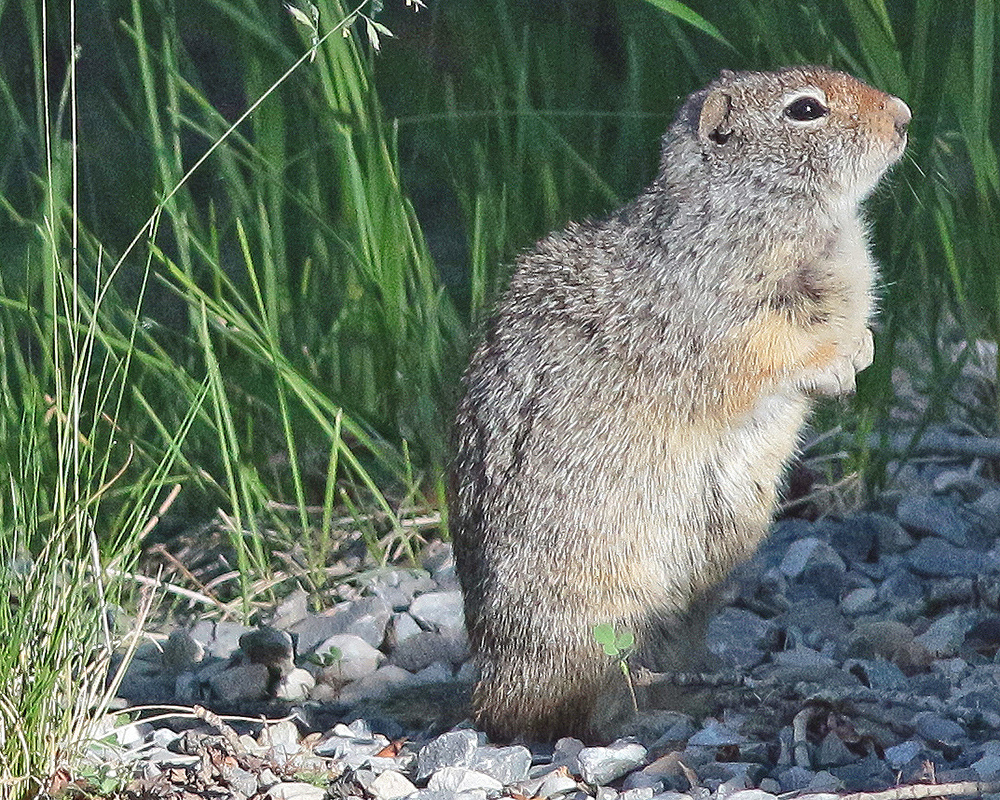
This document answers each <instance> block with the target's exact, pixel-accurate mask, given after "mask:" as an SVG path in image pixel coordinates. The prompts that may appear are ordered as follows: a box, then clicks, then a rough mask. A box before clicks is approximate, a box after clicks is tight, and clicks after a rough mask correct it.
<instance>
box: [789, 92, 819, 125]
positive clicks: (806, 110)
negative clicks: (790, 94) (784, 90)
mask: <svg viewBox="0 0 1000 800" xmlns="http://www.w3.org/2000/svg"><path fill="white" fill-rule="evenodd" d="M829 113H830V109H828V108H827V107H826V106H825V105H823V104H822V103H821V102H820V101H819V100H817V99H816V98H815V97H800V98H799V99H798V100H794V101H792V102H791V103H789V104H788V105H787V106H785V116H786V117H789V118H790V119H794V120H795V121H796V122H809V121H810V120H814V119H819V118H820V117H825V116H826V115H827V114H829Z"/></svg>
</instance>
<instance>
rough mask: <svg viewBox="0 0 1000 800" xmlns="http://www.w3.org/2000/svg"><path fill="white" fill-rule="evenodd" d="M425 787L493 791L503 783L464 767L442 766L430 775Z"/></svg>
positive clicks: (437, 789)
mask: <svg viewBox="0 0 1000 800" xmlns="http://www.w3.org/2000/svg"><path fill="white" fill-rule="evenodd" d="M427 788H428V789H433V790H436V791H445V792H469V791H474V790H476V789H484V790H485V791H487V792H495V791H499V790H500V789H503V784H502V783H500V781H498V780H497V779H496V778H491V777H490V776H489V775H487V774H485V773H483V772H476V771H475V770H472V769H466V768H465V767H442V768H441V769H439V770H437V771H436V772H435V773H434V774H433V775H431V778H430V780H429V781H427Z"/></svg>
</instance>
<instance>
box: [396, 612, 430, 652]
mask: <svg viewBox="0 0 1000 800" xmlns="http://www.w3.org/2000/svg"><path fill="white" fill-rule="evenodd" d="M422 632H423V628H421V627H420V626H419V625H418V624H417V621H416V620H415V619H414V618H413V617H411V616H410V615H409V614H407V613H406V612H403V613H401V614H396V615H394V616H393V618H392V636H393V640H394V641H395V642H396V648H397V649H398V647H399V645H400V644H402V643H403V642H405V641H406V640H407V639H409V638H410V637H411V636H416V635H417V634H418V633H422ZM393 654H395V650H394V651H393Z"/></svg>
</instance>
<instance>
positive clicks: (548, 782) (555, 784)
mask: <svg viewBox="0 0 1000 800" xmlns="http://www.w3.org/2000/svg"><path fill="white" fill-rule="evenodd" d="M579 788H580V787H579V784H577V782H576V781H575V780H573V778H571V777H570V776H569V775H567V774H566V772H565V771H564V770H553V771H552V772H550V773H549V774H548V775H546V776H545V777H544V778H543V779H542V781H541V783H539V785H538V789H537V790H536V792H535V796H537V797H565V796H566V795H568V794H571V793H573V792H576V791H577V789H579Z"/></svg>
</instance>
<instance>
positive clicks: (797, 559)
mask: <svg viewBox="0 0 1000 800" xmlns="http://www.w3.org/2000/svg"><path fill="white" fill-rule="evenodd" d="M807 568H818V569H821V570H830V571H831V572H832V573H843V572H844V571H845V570H846V569H847V568H846V566H845V565H844V560H843V559H842V558H841V557H840V556H839V555H837V551H836V550H834V549H833V548H832V547H830V545H828V544H827V543H826V542H824V541H823V540H822V539H818V538H816V537H815V536H807V537H805V538H804V539H798V540H796V541H794V542H792V544H791V545H790V546H789V548H788V550H787V551H786V552H785V556H784V558H782V559H781V564H780V565H779V569H780V570H781V572H782V574H783V575H785V576H786V577H788V578H793V579H794V578H799V577H801V576H802V575H803V573H804V572H805V571H806V569H807Z"/></svg>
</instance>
